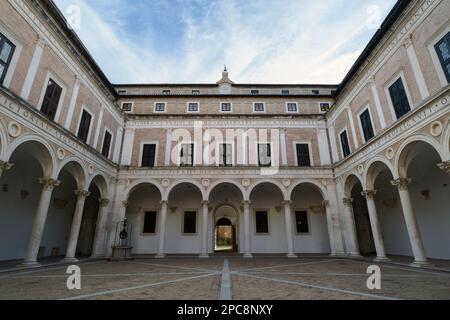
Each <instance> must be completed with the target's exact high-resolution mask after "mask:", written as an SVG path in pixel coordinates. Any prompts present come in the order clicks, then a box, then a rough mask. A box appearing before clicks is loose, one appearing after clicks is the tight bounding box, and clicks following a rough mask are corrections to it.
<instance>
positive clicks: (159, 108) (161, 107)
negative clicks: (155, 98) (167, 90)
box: [155, 102, 166, 112]
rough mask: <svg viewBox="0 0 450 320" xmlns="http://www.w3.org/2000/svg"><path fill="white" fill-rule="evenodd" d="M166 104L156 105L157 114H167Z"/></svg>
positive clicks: (158, 103)
mask: <svg viewBox="0 0 450 320" xmlns="http://www.w3.org/2000/svg"><path fill="white" fill-rule="evenodd" d="M165 111H166V104H165V103H164V102H157V103H155V112H165Z"/></svg>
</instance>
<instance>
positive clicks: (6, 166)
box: [0, 161, 14, 177]
mask: <svg viewBox="0 0 450 320" xmlns="http://www.w3.org/2000/svg"><path fill="white" fill-rule="evenodd" d="M12 167H14V164H13V163H9V162H5V161H0V177H1V175H2V173H3V171H7V170H10V169H11V168H12Z"/></svg>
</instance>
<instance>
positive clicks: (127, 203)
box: [122, 201, 130, 209]
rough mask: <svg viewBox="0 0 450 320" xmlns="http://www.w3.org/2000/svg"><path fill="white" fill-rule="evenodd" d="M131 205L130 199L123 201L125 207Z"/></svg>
mask: <svg viewBox="0 0 450 320" xmlns="http://www.w3.org/2000/svg"><path fill="white" fill-rule="evenodd" d="M129 205H130V202H129V201H122V206H123V207H125V209H126V208H127V207H128V206H129Z"/></svg>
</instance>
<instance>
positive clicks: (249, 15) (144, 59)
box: [54, 0, 396, 84]
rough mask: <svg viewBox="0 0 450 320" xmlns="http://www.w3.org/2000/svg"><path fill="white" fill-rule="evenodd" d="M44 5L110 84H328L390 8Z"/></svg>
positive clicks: (191, 0) (128, 2)
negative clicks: (224, 80) (57, 13)
mask: <svg viewBox="0 0 450 320" xmlns="http://www.w3.org/2000/svg"><path fill="white" fill-rule="evenodd" d="M54 1H55V3H56V5H57V6H58V7H59V9H60V10H61V12H62V13H63V14H64V15H65V16H66V18H67V20H68V21H69V22H70V24H71V26H72V27H73V28H74V31H75V32H76V33H77V34H78V36H79V37H80V38H81V40H82V41H83V43H84V45H85V46H86V47H87V49H88V50H89V52H90V53H91V55H92V56H93V57H94V59H95V60H96V62H97V63H98V64H99V66H100V67H101V68H102V70H103V71H104V73H105V74H106V76H107V77H108V78H109V80H110V81H111V82H112V83H116V84H118V83H215V82H217V81H218V80H219V79H220V78H221V72H222V70H223V66H224V65H226V66H227V69H228V71H229V73H230V78H231V80H232V81H234V82H236V83H280V84H284V83H321V84H337V83H340V82H341V81H342V79H343V78H344V76H345V74H346V73H347V72H348V71H349V70H350V67H351V66H352V64H353V63H354V62H355V61H356V59H357V57H358V56H359V54H360V53H361V52H362V50H363V49H364V47H365V46H366V45H367V44H368V42H369V40H370V38H371V37H372V36H373V35H374V34H375V32H376V31H377V28H378V27H379V26H380V24H381V22H382V21H383V19H384V18H385V17H386V15H387V14H388V12H389V11H390V10H391V8H392V7H393V6H394V4H395V2H396V0H54Z"/></svg>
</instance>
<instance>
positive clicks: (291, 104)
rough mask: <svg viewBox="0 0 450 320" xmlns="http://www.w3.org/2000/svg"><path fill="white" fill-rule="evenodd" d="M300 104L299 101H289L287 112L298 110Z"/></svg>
mask: <svg viewBox="0 0 450 320" xmlns="http://www.w3.org/2000/svg"><path fill="white" fill-rule="evenodd" d="M297 111H298V105H297V102H288V103H287V112H297Z"/></svg>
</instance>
